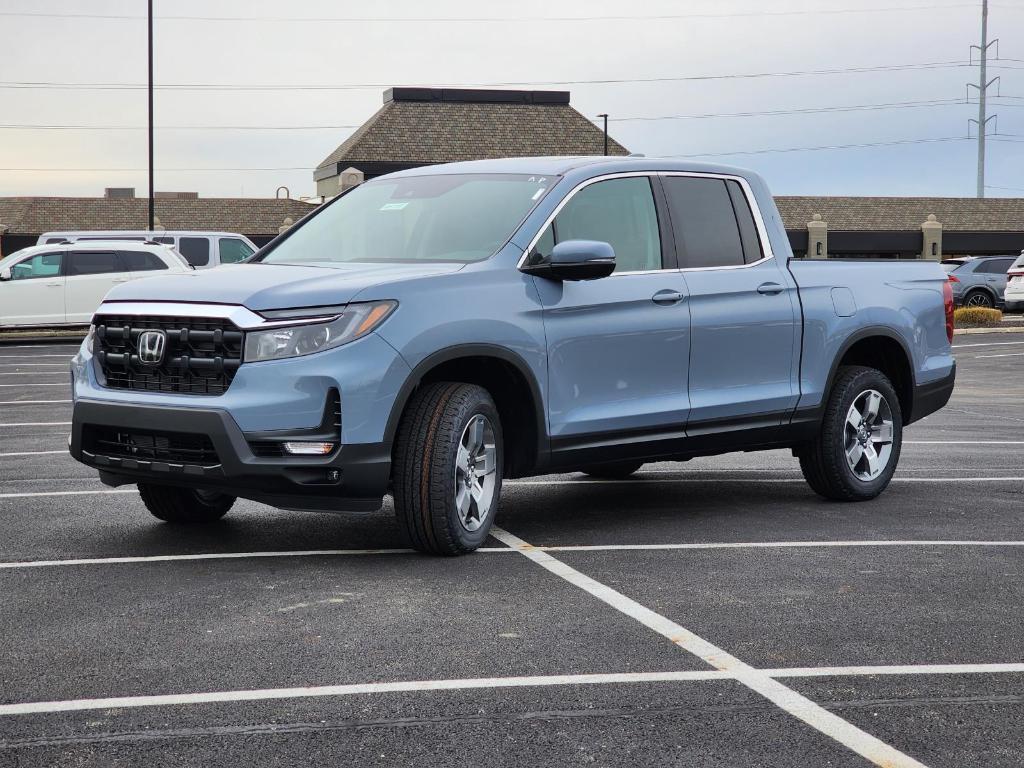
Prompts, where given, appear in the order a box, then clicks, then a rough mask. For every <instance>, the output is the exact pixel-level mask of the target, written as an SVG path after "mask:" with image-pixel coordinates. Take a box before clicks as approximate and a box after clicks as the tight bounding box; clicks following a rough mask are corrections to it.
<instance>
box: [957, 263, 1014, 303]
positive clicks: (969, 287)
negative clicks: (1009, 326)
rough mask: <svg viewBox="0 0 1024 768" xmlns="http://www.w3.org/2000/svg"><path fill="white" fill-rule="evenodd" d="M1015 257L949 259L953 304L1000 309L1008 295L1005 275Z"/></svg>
mask: <svg viewBox="0 0 1024 768" xmlns="http://www.w3.org/2000/svg"><path fill="white" fill-rule="evenodd" d="M1013 259H1014V257H1013V256H976V257H975V256H965V257H964V258H960V259H946V260H945V261H943V262H942V268H943V269H945V270H946V273H947V274H948V275H949V283H950V287H951V288H952V289H953V301H954V302H955V303H956V305H957V306H961V307H989V308H993V307H1001V306H1003V303H1004V293H1005V292H1006V271H1007V270H1008V269H1009V268H1010V265H1012V264H1013Z"/></svg>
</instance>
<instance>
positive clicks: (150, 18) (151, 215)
mask: <svg viewBox="0 0 1024 768" xmlns="http://www.w3.org/2000/svg"><path fill="white" fill-rule="evenodd" d="M148 4H149V16H148V19H147V26H148V36H149V231H150V232H152V231H153V226H154V220H155V213H154V210H153V0H148Z"/></svg>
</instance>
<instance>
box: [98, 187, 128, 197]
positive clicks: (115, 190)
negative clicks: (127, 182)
mask: <svg viewBox="0 0 1024 768" xmlns="http://www.w3.org/2000/svg"><path fill="white" fill-rule="evenodd" d="M103 196H104V197H106V198H108V199H111V198H117V199H124V198H132V197H135V187H107V188H106V189H104V190H103Z"/></svg>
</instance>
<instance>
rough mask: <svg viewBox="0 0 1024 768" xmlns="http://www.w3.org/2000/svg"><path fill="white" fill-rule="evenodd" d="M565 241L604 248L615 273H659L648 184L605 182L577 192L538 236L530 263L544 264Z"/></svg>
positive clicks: (658, 239) (645, 181)
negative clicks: (593, 242)
mask: <svg viewBox="0 0 1024 768" xmlns="http://www.w3.org/2000/svg"><path fill="white" fill-rule="evenodd" d="M566 240H598V241H601V242H605V243H608V244H610V245H611V246H612V248H613V249H614V250H615V271H616V272H638V271H643V270H652V269H661V268H662V263H661V235H660V234H659V232H658V214H657V211H656V209H655V207H654V195H653V193H652V192H651V182H650V179H648V178H647V177H629V178H624V179H609V180H608V181H599V182H597V183H596V184H590V185H589V186H586V187H584V188H583V189H581V190H580V191H579V192H577V193H576V194H575V195H573V197H572V198H571V199H570V200H569V202H567V203H566V204H565V206H564V207H563V208H562V210H561V211H559V213H558V215H557V216H556V217H555V219H554V221H553V222H552V223H551V224H550V225H549V226H548V228H547V229H546V230H545V231H544V234H543V235H541V237H540V239H539V240H538V241H537V244H536V246H535V247H534V250H533V252H532V253H531V254H530V261H531V262H532V263H542V262H544V261H546V260H547V258H548V257H550V255H551V249H552V248H553V247H554V246H555V244H556V243H563V242H565V241H566Z"/></svg>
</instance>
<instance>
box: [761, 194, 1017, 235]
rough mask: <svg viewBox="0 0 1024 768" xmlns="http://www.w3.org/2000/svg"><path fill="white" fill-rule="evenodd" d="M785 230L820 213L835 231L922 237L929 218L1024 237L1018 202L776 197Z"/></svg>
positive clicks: (953, 227)
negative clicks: (1013, 233)
mask: <svg viewBox="0 0 1024 768" xmlns="http://www.w3.org/2000/svg"><path fill="white" fill-rule="evenodd" d="M775 203H776V204H777V205H778V207H779V212H780V213H781V214H782V220H783V222H784V223H785V226H786V229H791V230H795V229H803V228H805V227H806V226H807V222H808V221H810V220H811V218H812V217H813V215H814V214H815V213H820V214H821V218H822V219H823V220H824V221H825V223H826V224H828V228H829V230H830V231H839V232H851V231H871V232H886V231H903V232H910V231H917V230H920V228H921V224H922V222H924V221H925V220H926V219H927V218H928V215H929V214H935V217H936V218H937V219H938V220H939V222H940V223H941V224H942V228H943V231H946V232H950V231H953V232H955V231H961V232H1021V231H1024V198H1019V197H987V198H980V199H979V198H976V197H807V196H804V197H776V198H775Z"/></svg>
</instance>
